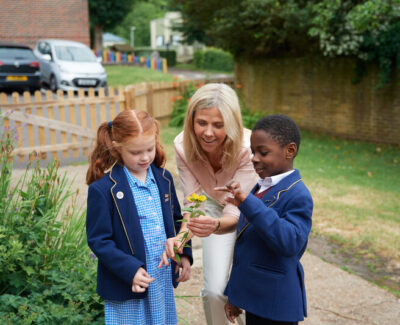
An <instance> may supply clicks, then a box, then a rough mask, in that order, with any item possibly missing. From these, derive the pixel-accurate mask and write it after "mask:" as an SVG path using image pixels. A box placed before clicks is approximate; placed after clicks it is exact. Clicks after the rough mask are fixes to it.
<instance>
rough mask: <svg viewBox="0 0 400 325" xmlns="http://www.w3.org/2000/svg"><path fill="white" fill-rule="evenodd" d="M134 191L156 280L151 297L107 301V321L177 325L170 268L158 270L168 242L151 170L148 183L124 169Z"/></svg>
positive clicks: (149, 267)
mask: <svg viewBox="0 0 400 325" xmlns="http://www.w3.org/2000/svg"><path fill="white" fill-rule="evenodd" d="M124 172H125V174H126V176H127V178H128V182H129V186H130V188H131V190H132V194H133V197H134V199H135V204H136V208H137V212H138V215H139V219H140V226H141V228H142V232H143V236H144V241H145V252H146V265H147V272H148V273H149V275H150V276H151V277H152V278H154V279H155V280H154V281H153V282H152V283H150V285H149V287H148V288H147V290H148V296H147V297H146V298H144V299H132V300H127V301H122V302H121V301H110V300H106V301H105V322H106V324H113V325H114V324H115V325H117V324H118V325H133V324H135V325H136V324H137V325H172V324H177V322H178V320H177V316H176V309H175V300H174V293H173V287H172V275H171V269H170V267H168V268H166V267H163V268H162V269H158V268H157V266H158V264H159V263H160V260H161V254H162V253H163V251H164V243H165V241H166V239H167V238H166V235H165V228H164V220H163V215H162V210H161V201H160V194H159V191H158V187H157V183H156V180H155V178H154V176H153V173H152V171H151V168H149V169H148V172H147V178H146V184H143V183H142V182H141V181H140V180H138V179H137V178H135V177H134V176H133V175H132V174H131V173H130V172H129V171H128V170H127V169H126V167H124Z"/></svg>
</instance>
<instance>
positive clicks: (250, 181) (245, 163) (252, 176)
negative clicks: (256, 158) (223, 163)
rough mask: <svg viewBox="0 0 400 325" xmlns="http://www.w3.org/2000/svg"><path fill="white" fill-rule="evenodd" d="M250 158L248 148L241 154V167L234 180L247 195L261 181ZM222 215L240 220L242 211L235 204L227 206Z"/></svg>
mask: <svg viewBox="0 0 400 325" xmlns="http://www.w3.org/2000/svg"><path fill="white" fill-rule="evenodd" d="M250 157H251V156H250V149H248V148H247V149H246V150H243V151H242V152H241V155H240V163H239V166H238V167H237V169H236V172H235V174H234V175H233V178H232V179H234V180H235V181H237V182H239V183H240V187H241V189H242V191H243V192H244V193H245V194H246V195H247V194H249V193H250V191H251V190H252V188H253V187H254V186H255V185H256V183H257V180H258V179H259V177H258V175H257V173H256V172H255V170H254V167H253V163H252V162H251V158H250ZM222 215H224V216H225V215H230V216H232V215H233V216H235V217H237V218H239V216H240V211H239V209H238V208H237V207H236V206H234V205H233V204H227V205H226V206H225V207H224V210H223V211H222Z"/></svg>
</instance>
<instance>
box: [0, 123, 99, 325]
mask: <svg viewBox="0 0 400 325" xmlns="http://www.w3.org/2000/svg"><path fill="white" fill-rule="evenodd" d="M2 122H3V121H2V120H1V116H0V123H1V124H2ZM16 134H17V133H16V130H15V129H10V128H7V129H5V128H4V133H2V134H0V146H1V156H0V269H1V272H0V319H1V320H2V321H1V324H89V323H90V324H104V317H103V304H102V302H101V301H100V297H99V296H98V295H97V294H96V291H95V288H96V263H97V262H96V261H95V258H93V257H92V258H91V253H90V251H89V249H88V247H87V244H86V236H85V230H84V229H85V211H83V210H82V209H81V208H80V207H79V206H78V205H77V204H76V198H77V195H78V192H77V191H72V190H71V186H70V185H71V184H72V183H69V182H68V180H67V178H66V175H63V176H60V175H58V167H59V163H58V162H57V161H54V162H53V163H51V164H50V165H49V166H48V167H47V168H40V164H39V161H38V160H37V161H36V164H35V163H31V164H30V165H28V168H27V170H26V172H25V174H24V175H23V176H22V177H21V178H20V179H18V180H14V179H12V173H13V154H12V151H13V142H14V138H15V136H16ZM30 167H33V168H30Z"/></svg>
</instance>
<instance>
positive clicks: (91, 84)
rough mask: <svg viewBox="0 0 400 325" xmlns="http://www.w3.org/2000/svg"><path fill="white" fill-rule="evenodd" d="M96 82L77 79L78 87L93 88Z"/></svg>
mask: <svg viewBox="0 0 400 325" xmlns="http://www.w3.org/2000/svg"><path fill="white" fill-rule="evenodd" d="M96 82H97V81H96V80H94V79H79V80H78V85H80V86H95V85H96Z"/></svg>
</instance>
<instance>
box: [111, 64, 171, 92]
mask: <svg viewBox="0 0 400 325" xmlns="http://www.w3.org/2000/svg"><path fill="white" fill-rule="evenodd" d="M104 68H105V69H106V72H107V78H108V81H107V83H108V85H109V86H112V87H118V86H127V85H131V84H136V83H140V82H152V81H172V80H173V79H174V78H173V76H172V75H170V74H168V73H163V72H160V71H157V70H151V69H147V68H140V67H135V66H129V65H106V66H104Z"/></svg>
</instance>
